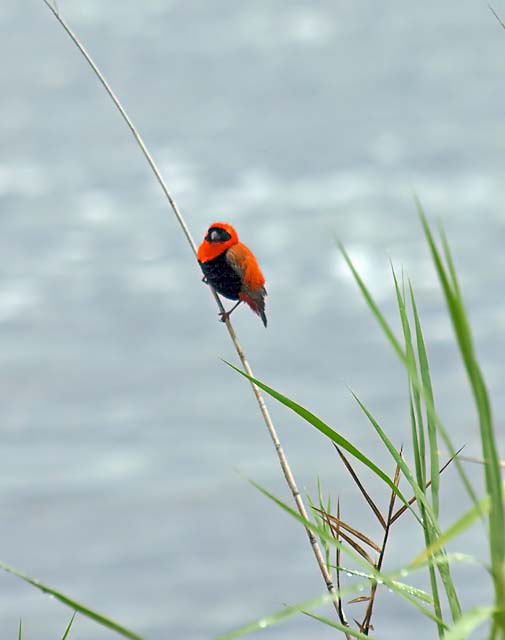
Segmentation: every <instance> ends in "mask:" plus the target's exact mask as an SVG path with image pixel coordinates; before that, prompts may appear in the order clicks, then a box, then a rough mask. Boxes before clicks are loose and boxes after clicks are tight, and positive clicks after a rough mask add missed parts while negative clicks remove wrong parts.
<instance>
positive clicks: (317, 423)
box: [223, 360, 410, 508]
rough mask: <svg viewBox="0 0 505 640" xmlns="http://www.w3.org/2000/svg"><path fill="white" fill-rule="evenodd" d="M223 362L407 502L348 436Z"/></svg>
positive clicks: (270, 388) (392, 483)
mask: <svg viewBox="0 0 505 640" xmlns="http://www.w3.org/2000/svg"><path fill="white" fill-rule="evenodd" d="M223 362H225V363H226V364H227V365H228V366H229V367H231V368H232V369H234V370H235V371H237V372H238V373H240V375H241V376H243V377H244V378H247V380H250V381H251V382H253V383H254V384H255V385H256V386H258V387H259V388H260V389H263V391H265V393H268V395H269V396H271V397H272V398H275V400H278V401H279V402H280V403H281V404H283V405H284V406H286V407H288V408H289V409H291V411H293V412H294V413H296V414H297V415H299V416H300V417H301V418H303V419H304V420H305V421H306V422H308V423H309V424H311V425H312V426H313V427H315V428H316V429H317V430H318V431H320V432H321V433H322V434H324V435H325V436H327V437H328V438H329V439H330V440H331V441H332V442H335V444H337V445H338V446H339V447H342V449H345V450H346V451H348V452H349V453H350V454H351V455H352V456H354V457H355V458H356V459H357V460H359V461H360V462H362V463H363V464H364V465H365V466H366V467H368V468H369V469H370V470H371V471H373V473H375V475H377V476H378V477H379V478H380V479H381V480H382V481H383V482H385V483H386V484H387V485H388V487H389V488H390V489H391V490H392V491H394V492H395V493H396V495H397V496H398V498H399V499H400V500H401V501H402V502H403V503H404V504H407V500H406V498H405V496H404V495H403V493H402V492H401V491H400V490H399V489H398V488H397V487H396V486H395V484H394V482H393V481H392V480H391V478H389V476H388V475H387V474H386V473H384V471H382V469H380V468H379V467H378V466H377V465H376V464H375V463H374V462H372V461H371V460H370V459H369V458H367V457H366V456H365V455H364V454H363V453H361V451H360V450H359V449H357V448H356V447H355V446H354V445H353V444H352V443H351V442H350V441H349V440H347V439H346V438H344V437H343V436H341V435H340V434H339V433H337V432H336V431H334V430H333V429H332V428H331V427H330V426H329V425H327V424H326V423H325V422H323V421H322V420H321V419H320V418H318V417H317V416H316V415H315V414H313V413H312V412H310V411H309V410H308V409H305V407H302V406H301V405H300V404H298V403H296V402H294V401H293V400H290V399H289V398H287V397H286V396H284V395H282V393H279V392H278V391H276V390H275V389H272V387H269V386H268V385H266V384H265V383H264V382H261V380H258V379H257V378H253V377H252V376H249V375H248V374H247V373H245V372H244V371H242V370H241V369H239V368H238V367H236V366H235V365H233V364H231V363H230V362H227V361H226V360H224V361H223ZM409 508H410V507H409Z"/></svg>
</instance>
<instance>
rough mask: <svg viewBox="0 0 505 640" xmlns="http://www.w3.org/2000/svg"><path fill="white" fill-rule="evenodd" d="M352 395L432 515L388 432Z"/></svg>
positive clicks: (415, 493)
mask: <svg viewBox="0 0 505 640" xmlns="http://www.w3.org/2000/svg"><path fill="white" fill-rule="evenodd" d="M351 393H352V395H353V397H354V399H355V400H356V402H357V403H358V405H359V407H360V408H361V410H362V411H363V413H364V414H365V415H366V417H367V418H368V420H369V422H370V424H371V425H372V426H373V428H374V429H375V431H376V432H377V434H378V435H379V437H380V439H381V440H382V442H383V443H384V444H385V445H386V448H387V450H388V451H389V453H390V454H391V457H392V458H393V460H394V461H395V462H396V464H397V465H398V466H399V467H400V469H401V470H402V473H403V475H404V476H405V478H406V480H407V482H408V483H409V484H410V486H411V487H412V490H413V492H414V495H415V496H416V499H417V501H418V503H420V504H422V505H424V507H425V508H426V510H427V512H428V514H430V513H432V512H431V507H430V504H429V502H428V501H427V500H426V496H425V495H424V492H423V491H422V489H421V487H420V486H419V485H418V484H417V482H416V479H415V478H414V476H413V475H412V472H411V471H410V469H409V466H408V464H407V463H406V462H405V460H404V459H403V458H402V456H401V455H400V452H399V451H398V449H397V448H396V447H395V446H394V444H393V443H392V442H391V440H390V439H389V437H388V436H387V435H386V432H385V431H384V430H383V429H382V428H381V426H380V425H379V423H378V422H377V420H376V419H375V418H374V416H373V415H372V413H371V412H370V411H369V410H368V408H367V407H366V405H365V404H364V403H363V402H361V400H360V399H359V398H358V396H357V395H356V394H355V393H354V392H353V391H351ZM412 513H413V514H414V516H415V517H416V519H417V521H418V522H419V524H420V525H421V526H423V524H422V522H421V521H420V520H419V517H418V515H417V514H416V513H415V511H413V510H412ZM432 524H433V526H435V525H436V522H432Z"/></svg>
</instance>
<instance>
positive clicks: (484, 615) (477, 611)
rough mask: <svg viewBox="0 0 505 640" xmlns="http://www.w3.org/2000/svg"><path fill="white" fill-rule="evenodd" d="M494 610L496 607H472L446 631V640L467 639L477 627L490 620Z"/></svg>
mask: <svg viewBox="0 0 505 640" xmlns="http://www.w3.org/2000/svg"><path fill="white" fill-rule="evenodd" d="M494 612H495V608H494V607H474V608H473V609H470V610H469V611H467V612H466V613H465V614H464V615H463V616H462V617H461V618H460V619H459V620H458V622H456V624H455V625H454V626H453V627H451V628H450V629H449V630H448V631H447V632H446V634H445V636H444V640H465V639H466V638H468V636H469V634H470V633H472V631H473V630H474V629H475V628H476V627H478V626H479V625H480V624H482V623H483V622H485V621H486V620H489V619H490V618H491V617H492V616H493V614H494Z"/></svg>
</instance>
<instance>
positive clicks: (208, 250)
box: [197, 222, 239, 262]
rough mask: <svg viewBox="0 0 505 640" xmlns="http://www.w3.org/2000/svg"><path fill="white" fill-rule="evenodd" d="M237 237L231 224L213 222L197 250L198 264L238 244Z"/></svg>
mask: <svg viewBox="0 0 505 640" xmlns="http://www.w3.org/2000/svg"><path fill="white" fill-rule="evenodd" d="M238 241H239V240H238V235H237V232H236V231H235V229H234V228H233V227H232V226H231V224H227V223H226V222H214V223H213V224H211V225H210V227H209V229H208V231H207V235H206V236H205V238H204V239H203V242H202V244H201V245H200V246H199V248H198V254H197V258H198V260H199V261H200V262H208V261H209V260H213V259H214V258H217V256H218V255H220V254H221V253H223V251H226V249H229V247H232V246H233V245H234V244H237V242H238Z"/></svg>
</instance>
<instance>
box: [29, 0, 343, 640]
mask: <svg viewBox="0 0 505 640" xmlns="http://www.w3.org/2000/svg"><path fill="white" fill-rule="evenodd" d="M42 1H43V2H44V4H45V5H46V6H47V8H48V9H49V10H50V11H51V13H52V14H53V15H54V17H55V18H56V19H57V20H58V22H59V23H60V25H61V26H62V27H63V29H64V30H65V32H66V33H67V35H68V36H69V37H70V38H71V40H72V41H73V42H74V44H75V45H76V47H77V48H78V49H79V51H80V53H81V54H82V56H83V57H84V58H85V60H86V62H87V63H88V64H89V66H90V67H91V68H92V70H93V72H94V74H95V75H96V77H97V78H98V80H99V81H100V82H101V84H102V85H103V87H104V89H105V91H106V92H107V93H108V95H109V97H110V98H111V100H112V102H113V103H114V105H115V106H116V108H117V110H118V111H119V113H120V114H121V116H122V117H123V120H124V121H125V122H126V124H127V126H128V128H129V129H130V131H131V133H132V134H133V137H134V138H135V140H136V142H137V144H138V146H139V147H140V150H141V151H142V153H143V154H144V157H145V159H146V160H147V162H148V164H149V166H150V167H151V170H152V171H153V173H154V175H155V176H156V180H157V181H158V183H159V185H160V187H161V188H162V190H163V193H164V194H165V197H166V198H167V200H168V203H169V204H170V207H171V209H172V211H173V213H174V214H175V217H176V218H177V221H178V222H179V225H180V226H181V228H182V231H183V233H184V235H185V236H186V239H187V241H188V243H189V245H190V247H191V249H192V251H193V253H194V254H195V256H196V252H197V247H196V244H195V241H194V240H193V237H192V235H191V232H190V231H189V228H188V226H187V224H186V221H185V220H184V218H183V216H182V214H181V212H180V211H179V208H178V207H177V204H176V202H175V199H174V197H173V196H172V194H171V192H170V191H169V189H168V187H167V185H166V183H165V181H164V179H163V176H162V175H161V172H160V170H159V169H158V167H157V165H156V163H155V161H154V159H153V157H152V156H151V154H150V153H149V150H148V149H147V147H146V145H145V143H144V141H143V140H142V137H141V136H140V134H139V132H138V131H137V129H136V127H135V125H134V124H133V122H132V120H131V119H130V117H129V116H128V114H127V113H126V111H125V109H124V107H123V105H122V104H121V102H120V101H119V98H118V97H117V96H116V94H115V93H114V91H113V90H112V88H111V86H110V85H109V83H108V82H107V80H106V79H105V77H104V75H103V74H102V72H101V71H100V69H99V68H98V67H97V65H96V64H95V62H94V61H93V59H92V57H91V56H90V54H89V53H88V52H87V50H86V48H85V47H84V45H83V44H82V42H81V41H80V40H79V38H78V37H77V35H76V34H75V33H74V32H73V31H72V29H71V28H70V27H69V25H68V24H67V22H66V21H65V20H64V19H63V18H62V16H61V14H60V12H59V11H58V8H57V6H53V5H52V4H51V3H50V2H49V0H42ZM209 288H210V290H211V291H212V294H213V295H214V298H215V300H216V303H217V305H218V307H219V310H220V311H224V307H223V304H222V302H221V299H220V298H219V296H218V295H217V293H216V291H215V290H214V289H213V288H212V287H209ZM225 323H226V327H227V329H228V333H229V334H230V338H231V340H232V342H233V345H234V347H235V350H236V352H237V355H238V357H239V358H240V361H241V363H242V366H243V367H244V371H245V372H246V373H247V374H248V375H249V376H251V377H254V374H253V371H252V369H251V366H250V364H249V362H248V360H247V358H246V356H245V353H244V350H243V349H242V347H241V345H240V343H239V341H238V338H237V335H236V333H235V330H234V328H233V326H232V324H231V322H230V319H229V317H227V316H225ZM251 386H252V389H253V392H254V395H255V396H256V400H257V402H258V405H259V408H260V411H261V414H262V416H263V420H264V422H265V425H266V427H267V429H268V432H269V433H270V437H271V438H272V442H273V444H274V447H275V450H276V452H277V456H278V458H279V463H280V465H281V468H282V471H283V473H284V477H285V479H286V482H287V484H288V486H289V489H290V491H291V494H292V496H293V499H294V501H295V504H296V507H297V509H298V512H299V513H300V515H301V516H302V518H304V519H305V520H308V519H309V516H308V513H307V510H306V508H305V504H304V502H303V499H302V497H301V495H300V492H299V490H298V487H297V485H296V482H295V478H294V476H293V473H292V471H291V468H290V466H289V464H288V460H287V457H286V454H285V453H284V450H283V448H282V446H281V442H280V440H279V437H278V435H277V431H276V429H275V427H274V424H273V422H272V419H271V417H270V413H269V411H268V409H267V406H266V404H265V401H264V399H263V395H262V393H261V391H260V389H259V388H258V387H257V386H256V385H255V384H253V383H251ZM305 531H306V532H307V536H308V538H309V542H310V545H311V547H312V550H313V552H314V555H315V557H316V561H317V564H318V566H319V569H320V571H321V575H322V577H323V580H324V583H325V585H326V588H327V589H328V591H329V593H330V594H331V596H332V598H333V604H334V606H335V610H336V611H337V614H340V606H339V597H338V594H337V591H336V589H335V586H334V584H333V580H332V577H331V573H330V571H329V569H328V568H327V566H326V563H325V560H324V556H323V554H322V552H321V548H320V546H319V543H318V542H317V539H316V537H315V536H314V534H313V533H312V531H311V530H310V529H309V528H308V527H305ZM339 617H340V616H339ZM344 620H345V619H344ZM344 620H342V622H343V624H346V623H345V622H344ZM345 636H346V638H347V640H351V636H350V635H348V634H347V633H345Z"/></svg>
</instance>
